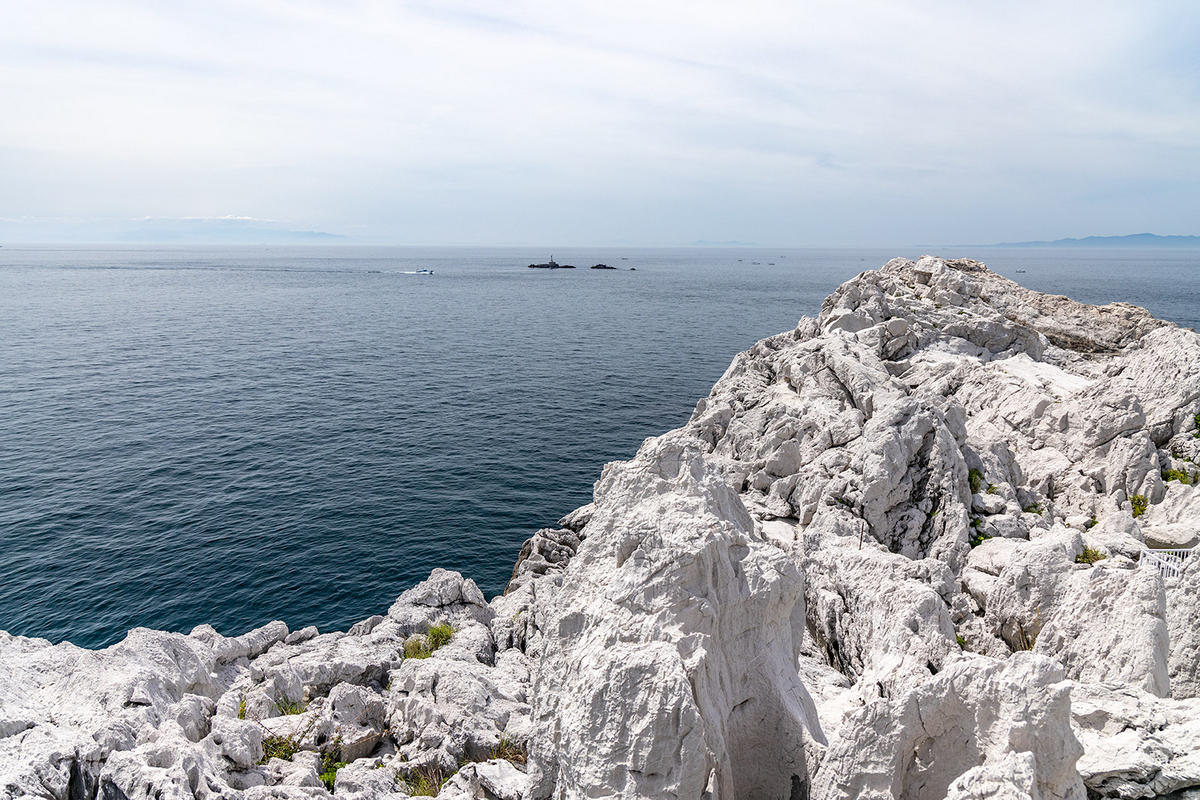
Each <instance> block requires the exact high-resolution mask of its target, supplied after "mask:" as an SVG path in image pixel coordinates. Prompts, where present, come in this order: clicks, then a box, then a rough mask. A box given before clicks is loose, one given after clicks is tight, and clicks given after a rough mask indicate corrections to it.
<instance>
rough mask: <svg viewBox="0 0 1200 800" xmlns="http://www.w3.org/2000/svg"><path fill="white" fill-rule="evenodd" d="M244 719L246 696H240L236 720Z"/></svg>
mask: <svg viewBox="0 0 1200 800" xmlns="http://www.w3.org/2000/svg"><path fill="white" fill-rule="evenodd" d="M245 718H246V695H242V699H241V700H238V719H245Z"/></svg>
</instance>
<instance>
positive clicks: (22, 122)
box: [0, 0, 1200, 244]
mask: <svg viewBox="0 0 1200 800" xmlns="http://www.w3.org/2000/svg"><path fill="white" fill-rule="evenodd" d="M8 6H9V8H7V9H6V11H5V18H6V24H5V25H4V27H3V28H2V29H0V108H2V111H0V182H3V186H0V188H2V189H3V191H0V215H3V216H6V217H12V218H17V217H23V216H35V217H36V216H41V217H72V218H76V217H82V218H88V219H94V220H100V219H105V218H112V219H127V218H131V217H147V216H150V217H156V218H159V217H178V218H190V219H199V218H224V219H232V218H235V217H236V218H246V219H252V218H253V219H258V220H263V221H270V220H277V221H279V224H280V225H284V226H290V227H294V228H297V229H321V230H330V231H334V232H348V233H352V234H353V235H355V236H378V237H384V238H390V239H393V240H396V241H409V242H464V243H486V242H512V241H526V242H544V243H556V242H562V243H576V242H603V241H607V240H613V239H634V240H643V241H647V242H670V241H691V240H693V239H702V238H703V239H713V240H719V239H742V240H757V241H763V242H773V243H793V244H856V243H861V244H900V243H907V242H933V241H943V242H949V241H957V242H966V241H995V240H1001V239H1010V240H1011V239H1022V238H1056V237H1058V236H1068V235H1088V234H1109V233H1129V232H1134V231H1141V230H1153V231H1157V232H1162V233H1196V232H1198V231H1196V230H1193V229H1192V227H1191V226H1194V224H1195V223H1194V212H1193V209H1195V208H1196V207H1197V206H1198V201H1200V157H1198V156H1200V152H1198V151H1200V92H1198V82H1200V63H1198V60H1200V59H1198V57H1197V52H1198V50H1200V48H1197V45H1198V44H1200V41H1198V39H1200V35H1198V34H1200V14H1198V12H1197V11H1195V10H1193V5H1192V4H1188V3H1146V4H1134V3H1103V2H1090V3H1077V2H1042V3H1033V2H1014V3H1005V4H995V3H987V4H964V3H952V2H936V1H933V0H930V1H929V2H912V3H895V2H869V1H864V2H857V3H796V2H778V3H775V2H752V3H747V4H738V5H735V4H729V3H715V2H688V3H683V2H659V3H652V4H647V3H645V2H639V3H634V2H606V3H591V4H564V3H552V2H546V1H544V0H527V1H525V2H522V1H521V0H518V1H517V2H511V3H507V4H497V3H484V2H472V1H471V0H458V1H457V2H412V3H386V2H361V3H345V2H343V3H332V2H282V1H279V0H257V1H255V2H239V3H213V2H206V3H186V2H185V3H173V4H157V3H149V2H144V3H139V2H110V3H104V4H92V3H46V4H17V3H10V4H8ZM5 230H6V229H5Z"/></svg>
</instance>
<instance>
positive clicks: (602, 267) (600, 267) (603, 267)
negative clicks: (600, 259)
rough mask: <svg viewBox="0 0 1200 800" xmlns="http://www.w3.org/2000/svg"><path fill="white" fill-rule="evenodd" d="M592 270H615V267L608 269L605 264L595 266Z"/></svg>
mask: <svg viewBox="0 0 1200 800" xmlns="http://www.w3.org/2000/svg"><path fill="white" fill-rule="evenodd" d="M592 269H616V267H610V266H608V265H607V264H597V265H596V266H594V267H592Z"/></svg>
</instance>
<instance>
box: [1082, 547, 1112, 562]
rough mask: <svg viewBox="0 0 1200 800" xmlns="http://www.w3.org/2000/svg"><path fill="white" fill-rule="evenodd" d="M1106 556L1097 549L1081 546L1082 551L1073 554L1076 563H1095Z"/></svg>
mask: <svg viewBox="0 0 1200 800" xmlns="http://www.w3.org/2000/svg"><path fill="white" fill-rule="evenodd" d="M1106 558H1108V556H1106V555H1104V553H1101V552H1100V551H1099V550H1093V549H1092V548H1090V547H1085V548H1083V552H1082V553H1080V554H1079V555H1077V556H1075V563H1076V564H1095V563H1096V562H1097V561H1103V560H1104V559H1106Z"/></svg>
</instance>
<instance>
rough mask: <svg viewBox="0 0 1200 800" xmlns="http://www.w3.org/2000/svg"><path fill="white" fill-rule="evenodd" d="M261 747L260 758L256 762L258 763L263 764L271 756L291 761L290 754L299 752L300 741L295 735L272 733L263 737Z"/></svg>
mask: <svg viewBox="0 0 1200 800" xmlns="http://www.w3.org/2000/svg"><path fill="white" fill-rule="evenodd" d="M262 748H263V755H262V760H261V761H259V762H258V763H260V764H265V763H267V762H268V761H270V760H271V759H272V758H282V759H283V760H284V761H291V760H292V756H294V755H296V753H298V752H300V741H299V739H298V738H296V737H292V736H280V735H278V734H274V733H273V734H271V735H269V736H264V737H263V740H262Z"/></svg>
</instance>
